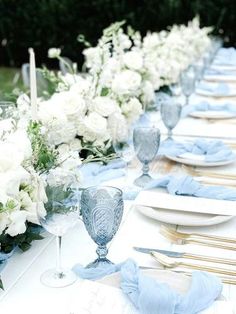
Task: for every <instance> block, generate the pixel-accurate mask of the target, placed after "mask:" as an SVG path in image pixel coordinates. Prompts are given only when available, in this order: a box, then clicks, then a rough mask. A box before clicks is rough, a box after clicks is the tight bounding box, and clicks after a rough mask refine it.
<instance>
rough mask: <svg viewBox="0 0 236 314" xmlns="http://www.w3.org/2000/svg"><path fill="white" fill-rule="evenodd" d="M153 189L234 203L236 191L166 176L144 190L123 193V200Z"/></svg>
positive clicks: (190, 179) (137, 188)
mask: <svg viewBox="0 0 236 314" xmlns="http://www.w3.org/2000/svg"><path fill="white" fill-rule="evenodd" d="M154 188H165V189H166V190H167V192H168V193H170V194H171V195H184V196H195V197H203V198H210V199H218V200H228V201H236V190H235V189H229V188H225V187H222V186H207V185H202V184H201V183H199V182H197V181H195V180H194V179H193V178H192V177H191V176H187V175H182V176H172V175H167V176H163V177H161V178H159V179H153V180H152V181H151V182H150V183H148V184H147V185H146V186H145V188H144V189H142V188H140V187H136V191H135V190H134V189H133V190H132V193H131V194H129V192H128V191H127V192H126V193H124V197H125V199H130V200H131V199H135V198H136V197H137V195H138V194H139V193H140V192H141V191H142V190H150V189H154Z"/></svg>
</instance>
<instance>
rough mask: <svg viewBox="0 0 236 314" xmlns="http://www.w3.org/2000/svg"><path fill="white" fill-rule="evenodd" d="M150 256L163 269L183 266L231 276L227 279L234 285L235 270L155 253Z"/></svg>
mask: <svg viewBox="0 0 236 314" xmlns="http://www.w3.org/2000/svg"><path fill="white" fill-rule="evenodd" d="M150 254H151V256H152V257H153V258H154V259H155V260H156V261H157V262H159V263H160V264H162V265H163V266H165V267H168V268H175V267H178V266H183V267H187V268H191V269H196V270H201V271H208V272H212V273H217V274H222V275H226V276H233V278H231V279H230V278H228V280H229V281H231V282H230V283H232V282H234V284H235V283H236V270H231V269H225V268H220V267H214V266H207V265H198V264H192V263H187V262H182V261H177V260H176V259H175V258H173V257H169V256H166V255H163V254H161V253H157V252H151V253H150ZM224 278H225V280H226V277H224ZM222 279H223V278H222ZM228 283H229V282H228Z"/></svg>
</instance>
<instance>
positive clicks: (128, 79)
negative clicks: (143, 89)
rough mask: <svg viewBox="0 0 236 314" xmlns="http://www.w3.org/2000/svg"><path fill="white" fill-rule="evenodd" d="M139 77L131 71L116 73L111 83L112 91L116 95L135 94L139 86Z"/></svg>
mask: <svg viewBox="0 0 236 314" xmlns="http://www.w3.org/2000/svg"><path fill="white" fill-rule="evenodd" d="M141 81H142V78H141V75H140V74H139V73H137V72H134V71H131V70H124V71H122V72H120V73H118V74H117V75H116V76H115V78H114V80H113V82H112V90H113V92H114V93H116V94H118V95H125V94H136V93H137V92H138V90H139V88H140V85H141Z"/></svg>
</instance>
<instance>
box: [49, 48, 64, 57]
mask: <svg viewBox="0 0 236 314" xmlns="http://www.w3.org/2000/svg"><path fill="white" fill-rule="evenodd" d="M60 54H61V49H60V48H50V49H48V58H58V57H60Z"/></svg>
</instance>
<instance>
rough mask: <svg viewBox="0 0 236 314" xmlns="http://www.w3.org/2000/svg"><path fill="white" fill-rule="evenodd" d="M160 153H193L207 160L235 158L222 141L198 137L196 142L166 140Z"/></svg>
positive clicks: (176, 154) (181, 155)
mask: <svg viewBox="0 0 236 314" xmlns="http://www.w3.org/2000/svg"><path fill="white" fill-rule="evenodd" d="M158 153H159V154H160V155H170V156H175V157H184V156H186V153H191V154H193V156H192V157H194V155H196V159H197V157H198V156H199V157H201V158H199V160H200V159H202V160H204V161H205V162H217V161H227V160H233V159H235V154H234V153H233V152H232V150H231V149H230V148H229V147H228V146H226V145H225V144H224V143H223V142H222V141H217V140H214V141H206V140H204V139H197V140H196V141H194V142H175V141H164V142H162V144H161V147H160V149H159V152H158Z"/></svg>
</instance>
